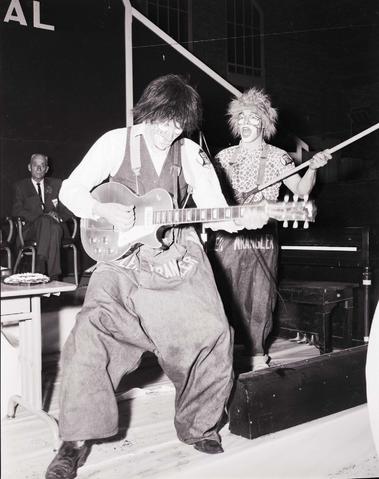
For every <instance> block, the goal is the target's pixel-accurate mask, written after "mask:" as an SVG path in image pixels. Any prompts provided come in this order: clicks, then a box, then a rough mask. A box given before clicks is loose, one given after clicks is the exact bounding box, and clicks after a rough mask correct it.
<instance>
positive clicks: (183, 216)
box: [153, 205, 246, 225]
mask: <svg viewBox="0 0 379 479" xmlns="http://www.w3.org/2000/svg"><path fill="white" fill-rule="evenodd" d="M245 208H246V205H240V206H227V207H221V208H186V209H182V210H157V211H154V214H153V223H154V225H166V224H183V223H203V222H213V221H228V220H233V219H235V218H241V216H242V215H243V210H244V209H245Z"/></svg>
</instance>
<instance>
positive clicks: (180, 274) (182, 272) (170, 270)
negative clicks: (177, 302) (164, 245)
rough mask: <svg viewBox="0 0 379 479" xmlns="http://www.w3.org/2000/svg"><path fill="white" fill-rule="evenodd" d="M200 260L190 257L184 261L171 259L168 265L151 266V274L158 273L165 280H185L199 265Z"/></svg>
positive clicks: (184, 257)
mask: <svg viewBox="0 0 379 479" xmlns="http://www.w3.org/2000/svg"><path fill="white" fill-rule="evenodd" d="M198 264H199V262H198V260H197V259H195V258H194V257H192V256H190V255H188V254H187V255H185V256H183V258H182V259H179V260H177V259H171V260H169V261H167V262H166V263H161V264H152V265H150V268H151V272H152V273H157V274H159V275H160V276H163V277H164V278H185V277H186V276H187V275H188V273H190V272H191V271H192V270H193V269H194V268H195V267H196V266H197V265H198Z"/></svg>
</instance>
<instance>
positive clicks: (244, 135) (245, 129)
mask: <svg viewBox="0 0 379 479" xmlns="http://www.w3.org/2000/svg"><path fill="white" fill-rule="evenodd" d="M238 128H239V132H240V135H241V139H242V141H243V142H244V143H250V142H253V141H255V140H257V139H258V138H259V137H261V135H262V120H261V119H260V117H259V116H257V115H256V114H255V113H254V112H253V111H252V110H243V111H242V112H241V113H240V114H239V115H238Z"/></svg>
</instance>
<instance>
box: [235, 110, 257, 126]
mask: <svg viewBox="0 0 379 479" xmlns="http://www.w3.org/2000/svg"><path fill="white" fill-rule="evenodd" d="M246 123H247V124H248V125H252V126H260V125H261V123H262V120H261V119H260V118H259V116H257V115H253V114H250V115H245V114H244V113H241V114H240V115H239V116H238V124H239V125H244V124H246Z"/></svg>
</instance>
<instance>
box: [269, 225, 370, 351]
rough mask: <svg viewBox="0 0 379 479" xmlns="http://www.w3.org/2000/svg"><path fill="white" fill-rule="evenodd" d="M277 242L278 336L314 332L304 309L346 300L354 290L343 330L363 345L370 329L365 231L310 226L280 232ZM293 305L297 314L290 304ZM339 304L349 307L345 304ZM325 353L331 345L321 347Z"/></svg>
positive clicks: (330, 332)
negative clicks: (348, 316) (345, 326)
mask: <svg viewBox="0 0 379 479" xmlns="http://www.w3.org/2000/svg"><path fill="white" fill-rule="evenodd" d="M279 241H280V245H281V249H280V259H279V295H278V296H279V297H278V307H277V317H276V330H277V332H278V334H279V335H284V336H291V335H293V334H294V333H295V332H296V330H297V331H303V332H307V331H308V330H309V331H310V332H312V331H313V330H314V328H313V329H312V326H310V324H311V325H312V322H314V321H313V319H312V317H310V316H312V314H311V312H310V309H311V308H310V307H309V308H308V309H307V305H308V304H310V303H312V304H316V303H317V302H323V303H324V304H327V305H328V302H329V303H330V304H331V303H332V302H333V301H334V302H335V303H337V302H338V298H340V299H341V300H344V299H346V300H347V299H349V301H350V296H351V295H352V293H351V290H354V301H353V300H351V301H350V302H351V303H354V312H353V313H352V318H353V319H352V320H351V323H352V324H350V326H348V327H350V329H351V331H350V333H349V334H350V336H351V338H354V340H355V341H356V343H357V344H361V343H362V342H367V341H368V334H369V327H370V289H371V268H370V229H369V228H368V227H333V228H332V227H329V228H327V227H319V226H317V225H314V224H313V225H311V226H310V228H309V229H301V228H299V229H292V228H282V229H280V233H279ZM342 285H344V288H342ZM350 286H351V289H349V287H350ZM317 295H319V296H320V298H319V299H317V298H316V296H317ZM344 295H345V296H344ZM333 298H334V299H333ZM286 302H287V304H285V303H286ZM295 302H296V303H297V309H296V311H294V307H292V306H293V305H292V306H291V305H290V304H289V303H295ZM344 304H345V307H346V308H350V306H349V305H348V304H347V301H345V303H344ZM349 304H350V303H349ZM302 305H303V306H302ZM291 307H292V310H291ZM329 310H331V308H329ZM294 316H297V317H296V318H294ZM309 317H310V318H309ZM329 326H330V327H331V325H329V324H327V323H326V322H325V324H324V325H321V326H320V325H319V328H321V329H322V328H329ZM316 329H317V328H316ZM331 329H332V328H331ZM324 333H325V331H323V333H322V334H324ZM320 334H321V333H320ZM326 334H330V335H332V334H333V332H332V330H331V331H327V333H326ZM320 349H321V348H320ZM324 349H325V348H324ZM326 349H327V350H326V351H324V352H329V351H328V349H329V350H330V349H331V346H330V345H329V346H328V345H326Z"/></svg>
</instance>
